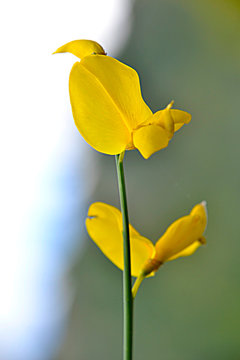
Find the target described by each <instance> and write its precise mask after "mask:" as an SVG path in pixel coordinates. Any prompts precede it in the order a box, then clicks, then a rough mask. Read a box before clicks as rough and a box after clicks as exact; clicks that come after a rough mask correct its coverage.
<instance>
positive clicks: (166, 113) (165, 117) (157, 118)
mask: <svg viewBox="0 0 240 360" xmlns="http://www.w3.org/2000/svg"><path fill="white" fill-rule="evenodd" d="M172 105H173V101H172V102H171V103H170V104H168V106H167V107H166V108H165V109H163V110H160V111H157V112H156V113H154V114H153V115H152V116H150V117H149V118H148V120H147V122H148V123H149V124H155V125H159V126H161V127H162V128H163V129H165V130H167V133H168V137H169V139H171V138H172V137H173V134H174V121H173V118H172V116H171V107H172Z"/></svg>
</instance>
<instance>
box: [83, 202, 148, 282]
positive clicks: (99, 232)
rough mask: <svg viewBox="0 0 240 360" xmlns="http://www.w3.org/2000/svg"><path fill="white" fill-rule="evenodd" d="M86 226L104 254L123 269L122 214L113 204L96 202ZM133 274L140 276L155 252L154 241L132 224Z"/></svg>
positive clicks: (90, 210) (91, 208)
mask: <svg viewBox="0 0 240 360" xmlns="http://www.w3.org/2000/svg"><path fill="white" fill-rule="evenodd" d="M86 227H87V231H88V234H89V236H90V237H91V238H92V240H93V241H94V242H95V243H96V244H97V246H98V247H99V248H100V249H101V251H102V252H103V253H104V255H105V256H106V257H107V258H108V259H109V260H110V261H112V262H113V263H114V264H115V265H116V266H117V267H118V268H120V269H121V270H123V267H124V263H123V237H122V214H121V212H120V211H119V210H118V209H116V208H115V207H113V206H110V205H107V204H104V203H100V202H97V203H94V204H92V205H91V206H90V208H89V211H88V218H87V219H86ZM130 244H131V260H132V276H138V275H139V274H140V272H141V269H142V266H143V264H144V263H145V262H146V261H147V259H149V258H151V257H152V256H154V254H155V248H154V245H153V244H152V242H151V241H150V240H148V239H146V238H144V237H143V236H141V235H140V234H139V233H138V232H137V231H136V230H135V229H134V228H133V227H132V226H131V225H130Z"/></svg>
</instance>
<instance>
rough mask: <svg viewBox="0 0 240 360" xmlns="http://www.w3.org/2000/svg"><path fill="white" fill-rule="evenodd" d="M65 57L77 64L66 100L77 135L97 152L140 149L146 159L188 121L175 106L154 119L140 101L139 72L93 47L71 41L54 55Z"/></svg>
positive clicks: (72, 73) (115, 152)
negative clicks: (73, 59)
mask: <svg viewBox="0 0 240 360" xmlns="http://www.w3.org/2000/svg"><path fill="white" fill-rule="evenodd" d="M63 52H69V53H72V54H73V55H75V56H77V57H78V58H79V59H81V61H80V62H79V61H77V62H76V63H75V64H74V65H73V67H72V70H71V73H70V77H69V93H70V101H71V106H72V113H73V118H74V120H75V123H76V126H77V128H78V130H79V132H80V133H81V135H82V136H83V138H84V139H85V140H86V142H87V143H88V144H89V145H91V146H92V147H93V148H94V149H95V150H97V151H99V152H102V153H105V154H109V155H116V154H120V153H122V152H124V151H125V150H133V149H138V150H139V151H140V153H141V154H142V156H143V157H144V158H146V159H147V158H149V157H150V156H151V155H152V154H153V153H155V152H156V151H158V150H161V149H163V148H165V147H167V146H168V143H169V141H170V140H171V138H172V137H173V135H174V132H176V131H177V130H179V129H180V128H181V127H182V126H183V125H184V124H187V123H189V122H190V121H191V115H190V114H189V113H188V112H185V111H181V110H177V109H172V105H173V101H172V102H170V104H169V105H168V106H167V107H166V108H165V109H163V110H160V111H157V112H156V113H154V114H153V113H152V111H151V110H150V108H149V107H148V105H147V104H146V103H145V101H144V100H143V97H142V93H141V88H140V81H139V76H138V74H137V72H136V71H135V70H134V69H133V68H131V67H129V66H127V65H125V64H123V63H122V62H120V61H118V60H116V59H114V58H112V57H110V56H106V53H105V51H104V49H103V48H102V46H101V45H99V44H98V43H97V42H95V41H92V40H75V41H71V42H69V43H67V44H65V45H63V46H61V47H60V48H59V49H57V50H56V51H55V53H63Z"/></svg>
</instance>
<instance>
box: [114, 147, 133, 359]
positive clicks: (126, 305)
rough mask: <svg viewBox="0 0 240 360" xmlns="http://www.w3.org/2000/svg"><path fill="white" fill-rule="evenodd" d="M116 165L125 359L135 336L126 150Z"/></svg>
mask: <svg viewBox="0 0 240 360" xmlns="http://www.w3.org/2000/svg"><path fill="white" fill-rule="evenodd" d="M115 158H116V167H117V176H118V189H119V197H120V204H121V211H122V220H123V249H124V256H123V257H124V270H123V313H124V316H123V360H132V337H133V297H132V290H131V286H132V281H131V254H130V237H129V221H128V209H127V195H126V186H125V179H124V169H123V158H124V152H123V153H121V154H120V155H116V157H115Z"/></svg>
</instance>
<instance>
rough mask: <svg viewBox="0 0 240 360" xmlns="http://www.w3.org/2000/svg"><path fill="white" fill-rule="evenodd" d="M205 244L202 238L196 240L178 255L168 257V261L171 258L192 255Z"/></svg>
mask: <svg viewBox="0 0 240 360" xmlns="http://www.w3.org/2000/svg"><path fill="white" fill-rule="evenodd" d="M201 245H203V241H202V239H200V240H197V241H195V242H194V243H193V244H191V245H190V246H188V247H186V248H185V249H184V250H182V251H180V252H179V253H177V254H176V255H174V256H172V257H170V258H169V259H167V261H171V260H175V259H178V258H179V257H183V256H190V255H192V254H193V253H195V251H196V250H197V249H198V248H199V246H201Z"/></svg>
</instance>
